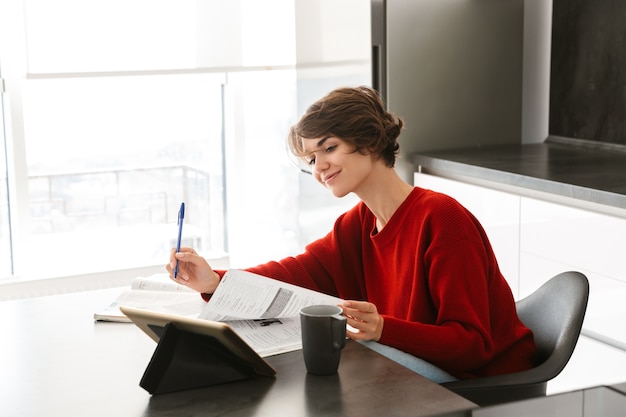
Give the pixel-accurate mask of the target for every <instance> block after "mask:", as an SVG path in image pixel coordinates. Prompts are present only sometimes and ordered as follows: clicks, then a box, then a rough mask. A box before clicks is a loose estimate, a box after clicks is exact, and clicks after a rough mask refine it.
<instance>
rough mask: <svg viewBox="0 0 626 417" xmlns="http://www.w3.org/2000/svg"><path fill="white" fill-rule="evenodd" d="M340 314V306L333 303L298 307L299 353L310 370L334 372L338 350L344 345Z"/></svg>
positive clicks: (344, 328) (337, 360)
mask: <svg viewBox="0 0 626 417" xmlns="http://www.w3.org/2000/svg"><path fill="white" fill-rule="evenodd" d="M341 313H342V310H341V307H338V306H333V305H313V306H308V307H304V308H302V309H301V310H300V323H301V324H302V354H303V356H304V364H305V365H306V369H307V371H308V372H309V373H311V374H314V375H332V374H334V373H336V372H337V369H338V367H339V359H341V349H343V347H344V346H345V344H346V318H345V317H344V316H342V315H341Z"/></svg>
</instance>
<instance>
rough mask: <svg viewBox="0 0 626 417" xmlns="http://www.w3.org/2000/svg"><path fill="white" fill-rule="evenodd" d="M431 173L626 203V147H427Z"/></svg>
mask: <svg viewBox="0 0 626 417" xmlns="http://www.w3.org/2000/svg"><path fill="white" fill-rule="evenodd" d="M413 163H414V164H415V165H416V166H421V167H422V168H423V169H424V170H425V172H432V173H435V174H441V173H443V174H449V175H452V176H460V177H470V178H476V179H481V180H487V181H492V182H495V183H500V184H504V185H511V186H515V187H521V188H523V189H529V190H535V191H540V192H543V193H548V194H554V195H559V196H563V197H568V198H571V199H574V200H580V201H581V202H591V203H597V204H600V205H604V206H607V207H614V208H618V209H625V208H626V152H624V151H615V150H607V149H595V148H589V147H582V146H574V145H569V144H563V143H551V142H544V143H536V144H526V145H500V146H486V147H473V148H467V149H452V150H444V151H433V152H422V153H419V154H416V155H414V156H413Z"/></svg>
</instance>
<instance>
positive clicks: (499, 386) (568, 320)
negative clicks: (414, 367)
mask: <svg viewBox="0 0 626 417" xmlns="http://www.w3.org/2000/svg"><path fill="white" fill-rule="evenodd" d="M588 299H589V281H588V280H587V277H586V276H585V275H583V274H581V273H580V272H575V271H570V272H563V273H561V274H558V275H556V276H554V277H552V278H551V279H550V280H549V281H548V282H546V283H545V284H543V285H542V286H541V287H540V288H539V289H537V291H535V292H533V293H532V294H530V295H529V296H528V297H526V298H524V299H522V300H520V301H518V302H517V304H516V307H517V313H518V315H519V317H520V319H521V320H522V322H524V324H525V325H526V326H528V327H529V328H530V329H531V330H532V331H533V333H534V335H535V343H536V344H537V355H536V357H535V367H534V368H532V369H529V370H526V371H522V372H516V373H512V374H504V375H496V376H489V377H481V378H476V379H467V380H461V381H453V382H448V383H444V384H442V385H443V386H445V387H446V388H448V389H450V390H452V391H454V392H456V393H457V394H459V395H461V396H463V397H465V398H467V399H469V400H470V401H472V402H474V403H476V404H478V405H480V406H484V405H492V404H499V403H504V402H509V401H517V400H523V399H527V398H533V397H540V396H545V395H546V387H547V385H548V381H549V380H551V379H552V378H554V377H556V376H557V375H558V374H559V373H561V371H562V370H563V368H565V365H566V364H567V362H568V361H569V359H570V357H571V356H572V352H573V351H574V347H575V346H576V342H577V341H578V337H579V335H580V330H581V328H582V324H583V319H584V317H585V311H586V310H587V301H588Z"/></svg>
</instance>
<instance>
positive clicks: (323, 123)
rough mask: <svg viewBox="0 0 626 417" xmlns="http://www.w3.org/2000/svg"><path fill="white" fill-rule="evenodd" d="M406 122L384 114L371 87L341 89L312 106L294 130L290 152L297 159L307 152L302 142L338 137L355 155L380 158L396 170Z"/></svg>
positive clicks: (378, 98)
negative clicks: (402, 131)
mask: <svg viewBox="0 0 626 417" xmlns="http://www.w3.org/2000/svg"><path fill="white" fill-rule="evenodd" d="M403 125H404V122H403V121H402V119H400V118H399V117H396V116H395V115H393V114H392V113H389V112H387V111H386V110H385V108H384V104H383V101H382V99H381V98H380V96H379V95H378V93H377V92H376V91H375V90H373V89H372V88H370V87H365V86H361V87H356V88H338V89H336V90H333V91H331V92H330V93H329V94H327V95H326V96H325V97H322V98H321V99H319V100H318V101H316V102H315V103H313V104H312V105H311V106H310V107H309V108H308V109H307V111H306V113H305V114H304V115H303V116H302V117H301V118H300V120H299V121H298V122H297V123H296V124H295V125H293V126H292V127H291V129H290V130H289V136H288V139H287V142H288V146H289V150H290V151H291V153H293V154H294V155H295V156H296V157H298V158H303V157H304V156H305V152H304V149H303V145H302V139H316V138H323V137H326V136H334V137H337V138H339V139H341V140H343V141H344V142H346V143H348V144H351V145H353V146H354V148H355V152H360V153H362V154H369V153H372V154H374V155H377V156H379V157H380V158H382V159H383V160H384V162H385V165H387V166H388V167H393V166H394V165H395V161H396V155H397V154H398V150H399V148H400V146H399V145H398V136H400V130H401V129H402V127H403Z"/></svg>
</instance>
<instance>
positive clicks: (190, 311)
mask: <svg viewBox="0 0 626 417" xmlns="http://www.w3.org/2000/svg"><path fill="white" fill-rule="evenodd" d="M205 304H206V303H205V302H204V300H203V299H202V297H201V296H200V294H198V293H197V292H195V291H151V290H124V291H122V292H121V293H120V295H119V296H118V297H117V298H116V299H115V300H114V301H113V302H112V303H111V304H110V305H109V306H107V307H106V308H104V309H103V310H101V311H97V312H96V313H94V319H95V320H98V321H115V322H130V320H129V319H127V318H126V316H125V315H124V313H122V312H121V311H120V309H119V307H120V306H128V307H135V308H143V309H146V310H155V311H162V312H164V313H172V314H178V315H181V316H191V317H197V316H198V315H199V314H200V312H201V311H202V308H203V307H204V305H205Z"/></svg>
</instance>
